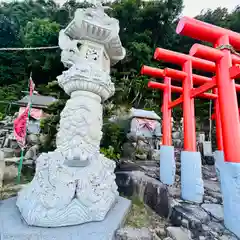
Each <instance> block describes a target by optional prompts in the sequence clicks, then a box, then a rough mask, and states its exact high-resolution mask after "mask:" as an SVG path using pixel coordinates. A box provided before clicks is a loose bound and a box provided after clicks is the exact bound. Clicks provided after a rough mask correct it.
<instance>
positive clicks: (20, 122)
mask: <svg viewBox="0 0 240 240" xmlns="http://www.w3.org/2000/svg"><path fill="white" fill-rule="evenodd" d="M28 111H29V106H28V107H27V108H26V109H25V111H24V112H23V113H22V114H21V115H19V116H18V117H17V118H16V119H15V120H14V123H13V125H14V136H15V138H16V140H17V142H18V144H19V146H20V147H21V148H24V147H25V144H26V134H27V121H28Z"/></svg>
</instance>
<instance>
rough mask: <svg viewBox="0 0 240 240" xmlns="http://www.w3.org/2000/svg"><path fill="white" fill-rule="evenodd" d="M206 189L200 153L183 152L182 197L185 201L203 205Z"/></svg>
mask: <svg viewBox="0 0 240 240" xmlns="http://www.w3.org/2000/svg"><path fill="white" fill-rule="evenodd" d="M203 195H204V187H203V180H202V160H201V154H200V152H188V151H182V152H181V197H182V199H184V200H187V201H191V202H195V203H201V202H202V201H203Z"/></svg>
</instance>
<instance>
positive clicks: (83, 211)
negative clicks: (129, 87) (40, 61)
mask: <svg viewBox="0 0 240 240" xmlns="http://www.w3.org/2000/svg"><path fill="white" fill-rule="evenodd" d="M118 33H119V23H118V21H117V20H116V19H114V18H110V17H109V16H108V15H106V14H105V13H104V9H103V7H101V6H98V7H96V8H88V9H78V10H77V11H76V13H75V17H74V19H73V20H72V21H71V22H70V24H69V25H68V26H67V27H66V29H64V30H61V32H60V34H59V46H60V48H61V50H62V54H61V60H62V62H63V64H64V66H65V67H67V68H68V70H66V71H64V72H63V74H62V75H61V76H59V77H58V83H59V85H60V86H61V87H62V88H63V89H64V91H65V92H66V93H67V94H68V95H69V96H70V99H69V100H68V101H67V103H66V106H65V108H64V110H63V111H62V113H61V120H60V128H59V132H58V134H57V140H56V145H57V149H56V150H55V151H54V152H49V153H43V154H42V155H41V156H40V157H39V158H38V159H37V161H36V174H35V176H34V178H33V180H32V182H31V183H30V184H28V185H27V186H26V187H25V188H24V189H23V190H22V191H20V193H19V195H18V198H17V207H18V208H19V210H20V212H21V214H22V216H23V218H24V220H25V221H26V222H27V223H28V224H29V225H34V226H41V227H59V226H70V225H77V224H82V223H86V222H91V221H101V220H103V219H104V218H105V216H106V214H107V213H108V211H109V210H110V209H111V207H112V206H113V205H114V204H115V202H116V200H117V198H118V191H117V185H116V183H115V175H114V168H115V163H114V162H113V161H112V160H110V159H107V158H106V157H104V156H103V155H102V154H100V152H99V144H100V140H101V137H102V131H101V129H102V102H103V101H104V100H106V99H108V98H109V97H111V96H112V95H113V94H114V84H113V83H112V82H111V78H110V64H111V65H113V64H116V63H117V62H118V61H119V60H121V59H123V58H124V57H125V49H124V48H123V47H122V45H121V42H120V39H119V36H118Z"/></svg>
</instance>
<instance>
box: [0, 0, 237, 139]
mask: <svg viewBox="0 0 240 240" xmlns="http://www.w3.org/2000/svg"><path fill="white" fill-rule="evenodd" d="M108 5H110V7H111V9H108V10H107V12H108V14H109V15H110V16H112V17H115V18H117V19H118V20H119V23H120V33H119V34H120V38H121V41H122V44H123V46H124V47H125V48H126V51H127V55H126V58H125V59H123V60H122V61H121V62H119V63H118V64H117V65H116V66H114V67H113V68H112V69H111V75H112V80H113V82H114V83H115V87H116V94H115V95H114V96H113V97H112V98H111V99H110V100H108V102H107V103H106V104H109V103H111V104H114V106H115V108H118V107H119V106H120V105H121V106H126V107H132V106H134V107H136V108H145V109H151V110H155V111H156V112H157V113H160V107H159V106H160V105H161V101H162V95H161V92H159V91H152V90H149V89H147V87H146V86H147V82H148V80H149V78H148V77H146V76H141V75H140V74H139V70H140V67H141V66H142V64H146V65H151V66H155V67H164V66H169V65H166V64H164V63H162V62H154V61H153V60H152V56H153V53H154V50H155V48H156V47H162V48H167V49H171V50H175V51H180V52H184V53H188V52H189V49H190V47H191V45H192V44H193V43H195V42H196V41H195V40H192V39H190V38H186V37H182V36H179V35H177V34H176V33H175V29H176V24H177V22H178V19H179V16H180V15H181V14H182V9H183V1H182V0H159V1H141V0H123V1H116V2H114V3H112V4H108ZM88 6H89V4H87V3H78V2H77V1H75V0H69V1H67V2H66V3H65V4H63V5H62V6H60V5H58V4H57V3H55V2H54V1H53V0H24V1H13V2H1V3H0V40H1V41H0V48H6V47H39V46H54V45H57V44H58V33H59V30H60V29H61V28H63V27H66V25H67V24H68V23H69V21H70V20H71V19H72V18H73V16H74V12H75V10H76V9H77V8H80V7H88ZM196 17H197V18H198V19H200V20H202V21H206V22H209V23H212V24H215V25H219V26H222V27H226V28H229V29H232V30H234V31H237V32H240V6H238V7H237V6H236V9H235V10H234V11H233V12H231V13H230V12H228V11H227V9H225V8H220V7H219V8H217V9H215V10H207V11H205V12H200V13H199V15H198V16H196ZM62 71H63V65H62V63H61V62H60V50H58V49H54V50H46V51H18V52H6V51H0V72H1V75H0V87H1V89H0V101H1V100H17V99H19V97H20V96H21V90H26V89H27V80H28V77H29V74H30V72H32V74H33V79H34V81H35V83H36V84H37V88H38V90H39V92H40V93H42V94H48V95H54V96H55V97H57V98H59V99H61V100H62V103H64V101H65V100H66V99H67V96H66V95H65V94H64V93H63V91H62V90H61V89H60V88H59V87H57V86H56V82H53V83H51V82H52V81H55V80H56V77H57V76H58V75H59V74H61V72H62ZM157 81H160V80H159V79H157ZM49 83H50V84H49ZM173 97H176V96H173ZM60 105H61V104H60ZM61 106H62V105H61ZM4 108H5V105H4V106H3V105H0V112H4ZM207 108H208V103H206V101H205V103H203V102H201V101H198V102H197V108H196V115H197V117H198V118H199V119H200V120H201V119H203V120H206V119H208V109H207ZM59 109H61V107H59V106H58V105H55V107H54V108H51V110H52V114H53V115H54V114H57V113H59ZM180 115H181V108H176V109H175V110H174V113H173V116H174V117H176V118H179V116H180ZM54 119H55V120H54V121H55V122H54V123H52V125H51V124H50V125H49V126H51V127H52V126H53V125H54V124H55V125H56V123H57V122H58V119H59V118H58V117H56V118H54ZM53 127H54V126H53ZM45 130H46V132H49V131H48V130H47V129H45ZM51 132H52V133H53V135H54V134H55V133H56V131H52V129H51Z"/></svg>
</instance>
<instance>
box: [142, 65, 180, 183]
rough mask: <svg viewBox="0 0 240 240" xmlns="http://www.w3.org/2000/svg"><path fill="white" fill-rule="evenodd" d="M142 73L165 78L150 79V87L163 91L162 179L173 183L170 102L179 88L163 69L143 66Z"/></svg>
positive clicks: (173, 158) (174, 172) (174, 163)
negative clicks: (172, 84)
mask: <svg viewBox="0 0 240 240" xmlns="http://www.w3.org/2000/svg"><path fill="white" fill-rule="evenodd" d="M141 74H145V75H148V76H152V77H156V78H163V79H164V83H158V82H153V81H150V82H148V87H149V88H152V89H158V90H162V91H163V104H162V116H163V120H162V125H163V128H162V131H163V139H162V146H161V148H160V181H161V182H162V183H164V184H168V185H172V184H174V181H175V174H176V162H175V157H174V147H173V146H172V120H171V118H172V110H171V108H170V107H169V103H170V102H171V93H172V91H174V92H176V91H177V92H178V90H179V88H177V87H174V86H171V78H169V77H165V76H164V71H163V70H162V69H157V68H152V67H148V66H143V67H142V68H141Z"/></svg>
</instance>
